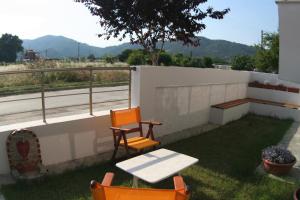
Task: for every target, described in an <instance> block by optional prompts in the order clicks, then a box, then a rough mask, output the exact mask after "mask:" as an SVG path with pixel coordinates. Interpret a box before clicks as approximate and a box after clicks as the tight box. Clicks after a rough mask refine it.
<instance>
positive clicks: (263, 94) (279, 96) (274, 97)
mask: <svg viewBox="0 0 300 200" xmlns="http://www.w3.org/2000/svg"><path fill="white" fill-rule="evenodd" d="M253 81H258V82H260V83H265V84H267V83H269V84H272V85H279V84H283V85H285V86H288V87H296V88H300V84H298V83H294V82H291V81H284V80H280V79H279V77H278V75H277V74H268V73H260V72H251V74H250V82H253ZM247 97H249V98H256V99H262V100H269V101H276V102H286V103H291V104H297V105H300V94H296V93H291V92H283V91H277V90H269V89H262V88H252V87H249V88H248V90H247Z"/></svg>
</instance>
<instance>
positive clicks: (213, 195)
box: [1, 115, 299, 200]
mask: <svg viewBox="0 0 300 200" xmlns="http://www.w3.org/2000/svg"><path fill="white" fill-rule="evenodd" d="M291 125H292V121H291V120H279V119H273V118H268V117H261V116H256V115H247V116H245V117H243V118H242V119H240V120H238V121H235V122H231V123H229V124H227V125H225V126H222V127H219V128H217V129H214V130H211V131H209V132H207V133H204V134H201V135H198V136H194V137H191V138H188V139H185V140H183V141H181V142H176V143H173V144H169V145H166V146H164V148H167V149H171V150H175V151H178V152H181V153H185V154H187V155H191V156H193V157H196V158H198V159H199V162H198V163H197V164H196V165H194V166H192V167H190V168H188V169H186V170H184V171H183V172H182V175H183V177H184V179H185V182H186V183H187V184H188V185H189V186H190V187H191V191H192V197H191V199H281V200H283V199H291V198H292V193H293V191H294V189H295V188H296V187H297V186H299V185H298V184H290V183H286V182H282V181H278V180H275V179H271V178H269V177H267V176H263V175H259V174H257V173H255V169H256V167H257V166H258V165H259V164H260V162H261V160H260V155H261V150H262V149H263V148H264V147H266V146H269V145H274V144H277V143H278V142H279V141H280V140H281V139H282V138H283V136H284V134H285V133H286V132H287V131H288V130H289V128H290V127H291ZM195 146H197V148H194V147H195ZM108 171H113V172H115V173H116V175H117V176H116V178H115V181H114V182H113V185H123V186H130V185H131V184H132V177H131V176H130V175H128V174H126V173H124V172H122V171H121V170H119V169H117V168H116V167H113V166H112V165H110V164H108V163H105V162H104V163H102V164H98V165H94V166H92V167H82V168H78V169H76V170H72V171H68V172H65V173H63V174H61V175H55V176H48V177H46V178H45V179H43V180H39V181H35V182H32V183H24V182H23V183H22V182H19V183H17V184H15V185H8V186H3V187H2V189H1V192H2V193H3V194H4V196H5V198H6V199H7V200H12V199H23V198H24V197H26V198H27V199H31V200H35V199H44V200H47V199H57V200H59V199H64V200H71V199H72V200H79V199H81V200H82V199H90V195H91V194H90V191H89V187H88V186H89V181H90V180H92V179H96V180H99V181H100V180H101V179H102V177H103V176H104V174H105V172H108ZM140 187H155V188H172V187H173V186H172V180H171V179H167V180H166V181H163V182H161V183H159V184H157V185H148V184H146V183H144V182H141V183H140Z"/></svg>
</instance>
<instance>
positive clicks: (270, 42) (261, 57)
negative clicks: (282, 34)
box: [255, 33, 279, 73]
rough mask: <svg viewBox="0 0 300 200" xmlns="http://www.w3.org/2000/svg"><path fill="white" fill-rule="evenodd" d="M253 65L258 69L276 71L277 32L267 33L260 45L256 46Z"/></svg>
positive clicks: (277, 62)
mask: <svg viewBox="0 0 300 200" xmlns="http://www.w3.org/2000/svg"><path fill="white" fill-rule="evenodd" d="M255 66H256V68H257V69H258V70H259V71H263V72H275V73H277V72H278V68H279V34H278V33H267V34H265V35H264V37H263V41H262V46H257V52H256V55H255Z"/></svg>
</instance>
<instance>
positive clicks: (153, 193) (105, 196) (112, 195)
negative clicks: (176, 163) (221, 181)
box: [91, 185, 188, 200]
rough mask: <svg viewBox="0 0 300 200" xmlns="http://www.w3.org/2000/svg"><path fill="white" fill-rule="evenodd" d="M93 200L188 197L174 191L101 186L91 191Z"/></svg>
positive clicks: (178, 198)
mask: <svg viewBox="0 0 300 200" xmlns="http://www.w3.org/2000/svg"><path fill="white" fill-rule="evenodd" d="M91 190H92V196H93V199H94V200H114V199H118V200H141V199H142V200H187V199H188V195H185V194H182V193H180V192H179V191H176V190H166V189H149V188H126V187H116V186H102V185H98V186H97V188H95V189H91Z"/></svg>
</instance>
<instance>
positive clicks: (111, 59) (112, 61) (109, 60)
mask: <svg viewBox="0 0 300 200" xmlns="http://www.w3.org/2000/svg"><path fill="white" fill-rule="evenodd" d="M104 61H105V62H106V63H110V64H114V63H115V58H114V57H113V56H105V57H104Z"/></svg>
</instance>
